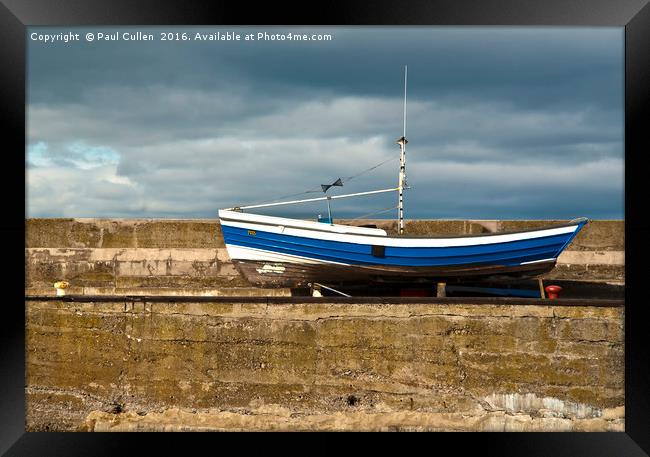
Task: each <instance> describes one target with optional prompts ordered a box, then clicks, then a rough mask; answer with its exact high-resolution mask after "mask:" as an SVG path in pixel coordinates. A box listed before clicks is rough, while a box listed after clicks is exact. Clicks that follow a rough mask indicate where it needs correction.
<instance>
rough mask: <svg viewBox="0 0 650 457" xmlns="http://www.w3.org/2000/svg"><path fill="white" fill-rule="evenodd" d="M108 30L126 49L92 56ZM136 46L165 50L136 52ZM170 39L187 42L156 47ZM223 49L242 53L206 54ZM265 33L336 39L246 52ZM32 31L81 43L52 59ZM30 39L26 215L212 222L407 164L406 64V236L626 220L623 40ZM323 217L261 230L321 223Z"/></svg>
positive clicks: (409, 31) (299, 209) (356, 212)
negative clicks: (428, 224)
mask: <svg viewBox="0 0 650 457" xmlns="http://www.w3.org/2000/svg"><path fill="white" fill-rule="evenodd" d="M111 31H112V32H118V33H119V36H120V40H118V41H104V40H95V41H93V42H87V41H86V40H85V38H84V36H85V34H86V33H88V32H92V33H95V34H97V32H103V33H110V32H111ZM136 31H143V32H147V33H153V34H154V40H152V41H125V40H124V39H122V34H123V33H124V32H136ZM163 31H165V32H170V31H171V32H174V33H176V32H178V33H183V32H186V33H187V34H188V36H189V37H191V38H192V39H190V40H188V41H183V40H180V41H160V32H163ZM217 31H219V32H227V31H230V32H235V33H239V34H240V35H241V37H242V40H241V41H237V42H235V41H197V40H195V39H194V37H195V34H196V33H197V32H199V33H202V34H208V33H214V32H217ZM265 31H266V32H268V33H269V34H277V33H282V34H287V33H289V32H291V33H296V32H298V33H306V34H308V35H311V34H330V35H331V36H332V39H331V40H328V41H302V42H296V41H289V40H285V41H270V40H254V41H244V36H245V35H246V34H249V33H254V34H255V36H257V33H259V32H265ZM33 32H36V33H37V34H57V33H65V32H74V33H79V34H80V41H78V42H68V43H64V42H55V43H44V42H42V41H38V40H31V39H30V34H31V33H33ZM27 33H28V88H27V90H28V92H27V94H28V95H27V98H28V100H27V103H28V110H27V111H28V120H27V129H28V132H27V134H28V147H27V157H26V173H27V189H26V192H27V201H26V205H27V215H28V217H170V218H171V217H173V218H203V217H205V218H214V217H216V211H217V209H219V208H224V207H231V206H235V205H243V204H247V203H254V202H259V201H264V200H269V199H273V198H275V197H283V196H285V195H290V194H298V193H300V192H303V191H306V190H312V189H315V188H318V186H319V185H320V184H325V183H330V182H333V181H334V180H335V179H336V178H338V177H343V178H345V177H348V176H352V175H355V174H357V173H359V172H361V171H363V170H365V169H367V168H369V167H372V166H373V165H376V164H378V163H380V162H383V161H386V160H388V159H391V158H395V159H397V158H398V156H399V148H398V146H397V145H396V144H395V140H396V139H397V138H398V137H399V136H401V134H402V103H403V90H404V88H403V71H404V69H403V66H404V65H405V64H407V65H408V75H409V77H408V123H407V138H408V140H409V143H408V147H407V174H408V183H409V185H410V186H411V187H412V188H411V189H410V190H408V191H407V192H406V195H405V216H406V217H407V218H428V219H429V218H430V219H434V218H459V219H468V218H473V219H508V218H517V219H519V218H521V219H569V218H574V217H578V216H586V217H590V218H594V219H610V218H623V217H624V212H623V207H624V197H623V195H624V194H623V190H624V182H623V170H624V156H623V144H624V142H623V140H624V136H623V132H624V130H623V126H624V117H623V107H624V105H623V95H624V92H623V91H624V86H623V69H624V60H623V59H624V56H623V42H624V30H623V28H584V27H583V28H559V27H547V28H530V27H512V28H500V27H481V28H478V27H469V28H468V27H463V28H459V27H422V28H397V27H357V28H338V27H329V28H316V27H311V28H303V29H296V28H269V27H248V28H234V27H219V28H204V27H202V28H194V27H183V28H180V27H171V28H164V29H163V28H148V27H141V28H135V27H128V28H126V27H125V28H113V29H105V28H80V27H79V28H78V27H74V28H62V27H61V28H50V27H48V28H44V27H29V29H28V32H27ZM397 171H398V162H397V160H393V161H389V162H387V163H386V164H384V165H382V166H381V167H379V168H377V169H376V170H374V171H373V172H370V173H365V174H363V175H361V176H359V177H357V178H355V179H353V180H351V181H349V182H347V183H346V184H345V186H344V187H342V188H335V189H333V191H330V192H331V193H332V194H337V193H350V192H360V191H364V190H373V189H380V188H386V187H392V186H394V185H396V183H397ZM314 196H318V194H316V193H310V194H304V195H303V197H305V198H307V197H314ZM298 197H299V196H298ZM298 197H296V198H298ZM396 199H397V195H395V194H382V195H377V196H372V197H360V198H354V199H345V200H339V201H336V202H333V211H334V215H335V217H356V216H360V215H363V214H366V213H371V212H372V211H375V210H380V209H384V208H389V207H391V206H393V205H394V204H395V203H396ZM325 208H326V206H325V205H324V204H323V203H322V202H320V203H310V204H304V205H295V206H289V207H278V208H274V209H267V210H263V211H262V210H260V211H259V212H260V213H264V214H274V215H290V216H295V217H315V215H316V214H318V213H323V212H326V209H325ZM395 215H396V211H391V212H388V213H383V214H380V215H379V216H376V217H395Z"/></svg>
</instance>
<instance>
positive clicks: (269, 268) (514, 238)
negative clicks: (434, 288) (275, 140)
mask: <svg viewBox="0 0 650 457" xmlns="http://www.w3.org/2000/svg"><path fill="white" fill-rule="evenodd" d="M219 218H220V220H221V228H222V232H223V237H224V242H225V244H226V248H227V250H228V254H229V256H230V258H231V259H232V260H233V262H234V263H235V265H237V267H238V268H239V270H240V271H241V273H242V274H243V275H244V276H245V277H246V279H247V280H248V281H250V282H251V283H253V284H256V285H261V286H265V287H304V286H307V285H308V283H310V282H322V283H327V282H329V283H337V284H344V283H360V282H381V281H387V282H400V281H409V282H416V281H435V280H437V279H441V280H448V279H449V278H468V277H471V279H480V278H492V277H495V276H499V277H501V276H515V277H532V276H537V275H540V274H543V273H546V272H548V271H550V270H552V269H553V268H554V266H555V264H556V261H557V258H558V256H559V255H560V254H561V253H562V251H563V250H564V249H565V248H566V247H567V246H568V245H569V243H570V242H571V241H572V240H573V238H574V237H575V236H576V235H577V234H578V232H579V231H580V230H581V229H582V227H583V226H584V225H585V224H586V223H587V222H588V220H587V219H585V218H581V219H576V220H573V221H571V222H568V223H566V224H562V225H555V226H549V227H542V228H539V229H534V230H526V231H520V232H511V233H487V234H479V235H466V236H460V237H459V236H456V237H408V236H388V235H387V234H386V232H385V231H384V230H381V229H375V228H365V227H354V226H346V225H337V224H333V225H330V224H324V223H319V222H311V221H302V220H296V219H287V218H280V217H273V216H261V215H256V214H248V213H242V212H238V211H229V210H220V211H219Z"/></svg>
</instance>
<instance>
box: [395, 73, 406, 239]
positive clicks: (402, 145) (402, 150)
mask: <svg viewBox="0 0 650 457" xmlns="http://www.w3.org/2000/svg"><path fill="white" fill-rule="evenodd" d="M407 72H408V66H407V65H404V132H403V135H402V137H401V138H400V139H399V140H397V144H399V184H398V186H397V188H398V190H399V203H398V218H399V234H400V235H401V234H403V233H404V189H405V188H408V186H407V184H406V143H408V141H407V140H406V78H407V74H408V73H407Z"/></svg>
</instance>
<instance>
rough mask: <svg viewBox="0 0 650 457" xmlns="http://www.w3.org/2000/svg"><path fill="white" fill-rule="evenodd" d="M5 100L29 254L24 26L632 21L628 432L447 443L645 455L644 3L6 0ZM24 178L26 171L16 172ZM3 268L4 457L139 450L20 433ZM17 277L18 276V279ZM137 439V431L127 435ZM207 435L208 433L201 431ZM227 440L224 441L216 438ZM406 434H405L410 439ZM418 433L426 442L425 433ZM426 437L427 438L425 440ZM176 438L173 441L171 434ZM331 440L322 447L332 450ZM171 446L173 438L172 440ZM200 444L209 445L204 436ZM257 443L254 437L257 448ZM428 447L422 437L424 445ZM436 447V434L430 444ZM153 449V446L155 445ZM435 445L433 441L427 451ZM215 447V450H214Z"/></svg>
mask: <svg viewBox="0 0 650 457" xmlns="http://www.w3.org/2000/svg"><path fill="white" fill-rule="evenodd" d="M0 1H1V2H2V3H1V4H0V59H1V60H0V69H1V70H0V78H1V79H2V81H1V84H0V99H1V102H2V113H3V114H7V116H6V119H5V122H4V127H5V129H4V130H5V132H6V134H5V135H6V136H5V137H4V138H3V139H4V141H3V146H5V148H6V149H5V153H4V154H3V160H4V163H5V167H4V170H5V173H4V177H3V178H4V179H3V180H2V184H3V186H4V187H5V188H4V189H3V191H4V192H3V194H2V195H3V196H5V199H4V201H3V208H4V210H5V211H4V214H3V216H4V217H2V218H1V219H0V220H1V222H0V231H1V233H2V235H3V240H4V241H5V244H4V248H5V252H6V251H10V252H9V258H10V259H13V258H15V260H16V262H17V261H18V259H19V258H22V259H23V261H24V255H25V254H24V250H23V248H21V245H22V246H23V247H24V229H25V206H24V201H23V202H21V201H19V199H18V196H17V195H16V194H19V193H20V192H19V191H17V189H20V186H21V185H22V189H23V191H24V189H25V182H24V176H25V175H24V174H22V173H19V172H18V170H19V169H22V168H21V167H23V166H24V156H21V155H20V154H19V153H18V151H19V150H23V151H24V149H25V144H26V138H25V134H24V132H25V100H26V99H25V76H26V70H25V69H26V53H25V51H26V30H25V28H26V27H27V26H31V25H50V26H59V25H161V24H166V25H172V24H173V25H215V24H219V25H237V24H248V25H269V24H282V25H334V24H336V25H521V26H540V25H544V26H553V25H559V26H617V27H625V197H626V199H625V252H626V268H625V275H626V276H625V277H626V293H625V303H626V309H625V337H626V339H625V389H626V390H625V432H624V433H507V434H506V433H503V434H499V433H496V434H495V433H475V434H470V436H471V440H468V438H467V436H468V435H463V436H462V437H460V436H458V435H455V434H437V435H436V436H435V440H436V441H435V447H436V448H437V449H444V447H443V448H440V447H439V446H441V444H442V443H441V441H440V440H450V441H451V443H450V444H452V445H453V446H454V449H455V452H461V453H462V451H463V450H464V449H465V447H466V445H467V443H468V442H470V441H473V442H474V444H478V445H480V446H481V449H482V451H481V453H482V454H488V455H493V454H494V455H500V456H506V455H525V456H527V457H531V456H537V455H540V456H541V455H544V456H549V455H553V456H554V457H558V456H565V455H566V456H579V455H589V456H636V455H648V453H650V419H649V411H650V396H649V395H648V392H649V390H650V389H649V387H650V356H649V353H648V351H645V350H644V347H643V336H644V333H645V332H644V330H645V326H646V321H645V319H643V314H644V313H643V311H644V309H643V308H644V306H647V305H646V304H645V303H643V300H642V299H641V290H642V289H641V287H642V284H643V281H644V273H647V272H648V271H649V270H650V268H649V267H648V266H646V265H644V259H645V258H646V257H647V256H648V254H650V249H649V248H648V242H647V239H648V236H650V223H649V222H648V220H647V219H646V218H645V217H644V214H643V210H644V207H645V206H646V205H645V204H644V203H645V195H644V192H645V180H644V175H645V172H644V167H643V160H644V159H643V154H644V153H647V152H648V151H650V147H648V146H649V145H648V143H649V140H648V135H647V134H646V130H647V119H648V118H650V113H649V111H650V110H649V108H648V106H649V104H650V88H649V85H650V59H649V58H648V55H650V6H649V5H648V0H617V1H610V0H593V1H584V0H545V1H538V0H462V1H460V0H444V1H443V0H431V1H409V2H397V1H387V0H381V1H375V2H366V1H363V0H354V1H350V0H348V1H343V0H336V1H329V2H318V3H311V2H305V3H302V4H298V5H302V6H301V7H299V6H297V5H296V6H284V7H283V6H282V5H279V4H278V3H276V2H261V3H259V4H255V5H254V6H253V5H250V4H246V3H243V2H240V3H234V2H233V3H222V2H216V1H213V2H207V1H206V2H199V1H190V0H184V1H168V0H155V1H154V0H144V1H125V0H113V1H108V0H104V1H100V0H92V1H90V0H85V1H84V0H58V1H56V2H55V1H50V0H0ZM21 177H22V178H21ZM5 264H6V265H7V266H8V267H9V268H7V272H6V275H5V276H4V277H3V282H4V281H7V282H6V284H8V285H7V288H6V289H5V297H6V299H5V306H4V309H3V314H4V316H3V317H4V319H2V321H3V322H4V325H3V328H2V331H1V332H0V335H1V338H2V344H1V349H0V351H1V352H0V367H1V368H0V370H1V371H0V373H1V375H2V378H1V379H2V384H3V389H2V391H1V392H0V396H1V398H2V403H1V404H2V408H0V421H1V424H2V426H1V427H0V452H2V453H4V452H6V453H7V454H6V455H109V454H111V455H116V454H118V455H119V454H124V453H125V450H127V449H128V450H133V448H132V447H131V445H128V447H127V445H126V444H125V443H124V441H125V439H126V437H125V435H124V434H87V433H52V432H50V433H27V432H25V400H24V399H25V390H24V389H25V377H24V373H25V340H24V338H25V328H24V327H25V326H24V317H25V316H24V308H23V307H22V306H21V305H19V303H21V302H22V303H24V288H23V285H24V270H22V269H21V268H18V266H17V265H18V264H14V262H13V261H7V260H5ZM21 280H22V281H21ZM137 435H138V436H137V438H135V439H137V441H138V442H143V443H145V440H146V445H147V446H148V449H149V450H150V451H151V449H153V447H156V445H157V446H158V447H159V446H164V447H165V448H166V449H167V450H172V451H173V450H174V449H178V450H179V452H180V451H181V449H183V450H185V449H186V448H184V447H181V446H184V444H183V445H181V442H184V443H189V440H192V442H194V443H196V442H197V441H196V436H192V437H188V436H185V437H179V436H178V435H175V436H174V437H173V438H170V437H169V435H168V434H162V435H163V436H160V434H158V435H156V436H155V437H152V436H151V434H137ZM128 438H129V439H130V440H134V437H133V435H131V436H129V437H128ZM202 438H203V439H201V440H200V441H201V442H202V441H203V440H204V439H205V438H207V439H211V438H210V435H207V436H203V437H202ZM219 439H220V440H222V439H223V438H219ZM408 439H409V440H410V439H411V438H410V437H409V438H408ZM420 439H422V438H421V437H420ZM425 439H427V440H428V438H425ZM172 440H173V441H172ZM329 442H331V443H334V442H335V441H330V440H327V442H323V443H321V444H320V448H321V449H325V448H326V447H328V446H331V444H328V443H329ZM174 444H176V445H175V446H174ZM202 444H205V443H202ZM250 444H252V443H248V444H247V446H248V445H250ZM421 444H424V443H421ZM431 444H432V443H431V442H429V445H431ZM149 446H153V447H149ZM429 449H431V448H429ZM215 451H216V449H215Z"/></svg>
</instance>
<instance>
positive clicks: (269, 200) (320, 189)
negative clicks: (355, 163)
mask: <svg viewBox="0 0 650 457" xmlns="http://www.w3.org/2000/svg"><path fill="white" fill-rule="evenodd" d="M397 159H399V157H392V158H390V159H387V160H384V161H383V162H380V163H378V164H377V165H373V166H372V167H370V168H367V169H365V170H363V171H361V172H359V173H357V174H355V175H352V176H348V177H347V178H341V182H342V183H346V182H348V181H351V180H353V179H355V178H358V177H359V176H361V175H364V174H366V173H368V172H370V171H372V170H374V169H376V168H379V167H381V166H382V165H384V164H387V163H388V162H392V161H393V160H397ZM322 192H323V188H322V187H321V186H318V187H317V188H314V189H310V190H306V191H304V192H298V193H296V194H289V195H284V196H282V197H275V198H271V199H268V200H262V201H258V202H253V203H248V204H246V205H239V206H247V205H258V204H261V203H271V202H276V201H282V200H284V199H285V198H290V197H299V196H300V195H305V194H313V193H322ZM391 209H393V208H391ZM371 214H373V213H371Z"/></svg>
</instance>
